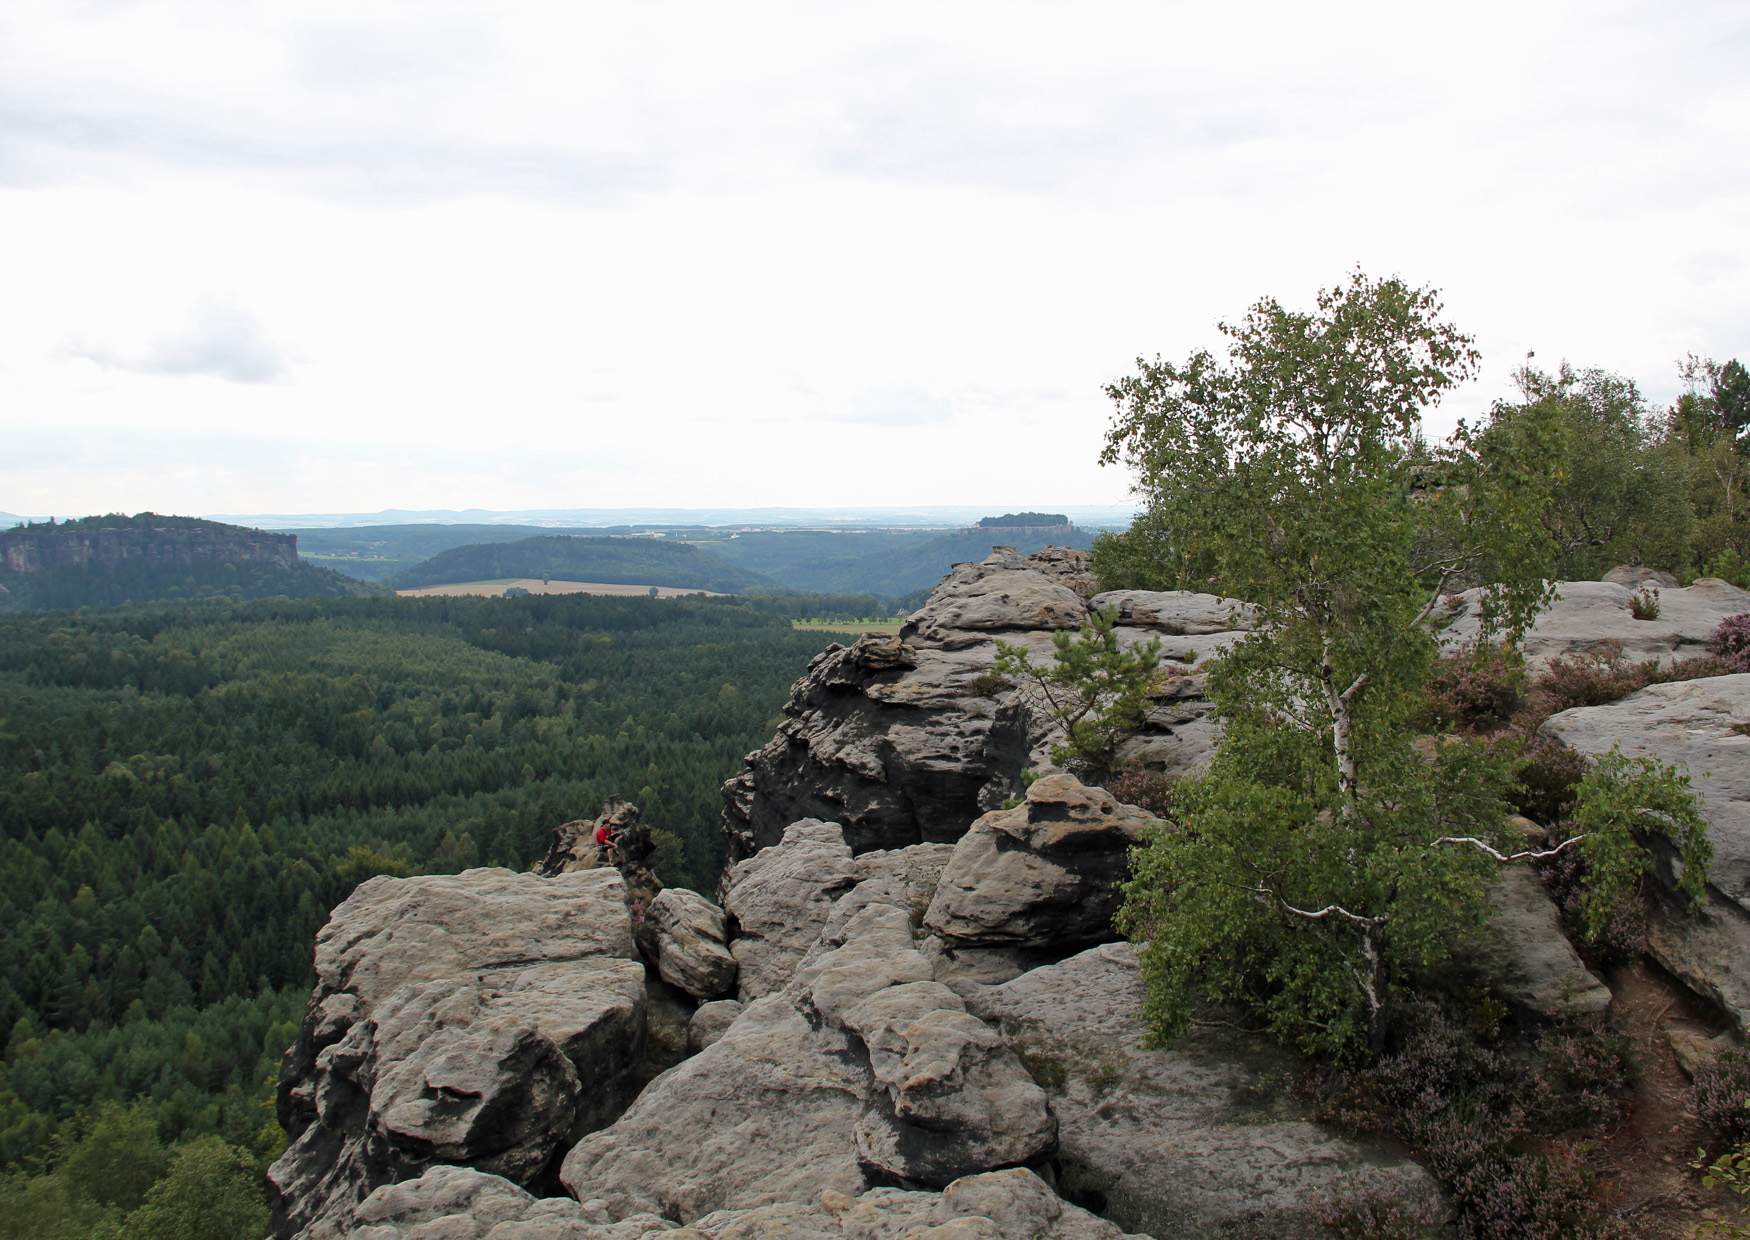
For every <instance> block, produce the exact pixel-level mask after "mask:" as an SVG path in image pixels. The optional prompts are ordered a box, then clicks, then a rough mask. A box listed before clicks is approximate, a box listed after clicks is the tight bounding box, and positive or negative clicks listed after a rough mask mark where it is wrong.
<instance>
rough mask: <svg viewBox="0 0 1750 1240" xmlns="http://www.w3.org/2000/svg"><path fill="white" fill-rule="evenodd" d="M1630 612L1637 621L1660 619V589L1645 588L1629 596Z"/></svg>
mask: <svg viewBox="0 0 1750 1240" xmlns="http://www.w3.org/2000/svg"><path fill="white" fill-rule="evenodd" d="M1628 612H1629V615H1631V616H1633V617H1634V618H1635V619H1636V620H1657V619H1658V618H1659V587H1658V586H1643V587H1642V588H1640V589H1639V590H1636V591H1635V592H1634V593H1633V594H1631V595H1629V596H1628Z"/></svg>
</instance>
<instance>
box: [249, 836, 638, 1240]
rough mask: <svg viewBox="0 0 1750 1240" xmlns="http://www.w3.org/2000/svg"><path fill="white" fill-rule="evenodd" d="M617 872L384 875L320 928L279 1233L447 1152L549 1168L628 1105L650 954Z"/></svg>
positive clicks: (286, 1083) (534, 1172) (488, 1165)
mask: <svg viewBox="0 0 1750 1240" xmlns="http://www.w3.org/2000/svg"><path fill="white" fill-rule="evenodd" d="M632 955H633V945H632V934H631V923H630V918H629V916H628V914H627V910H626V903H625V888H624V886H623V885H622V884H621V882H620V878H619V875H618V873H616V872H615V871H613V870H594V871H581V872H576V873H570V874H566V875H563V876H561V877H558V878H553V879H543V878H540V877H537V876H535V875H532V874H515V873H512V872H511V871H509V870H470V871H468V872H466V873H464V874H458V875H450V876H427V877H421V878H409V879H396V878H386V877H385V878H376V879H372V880H371V881H370V882H367V883H365V884H363V885H362V886H360V887H359V888H358V889H357V890H356V891H355V892H354V893H353V894H352V896H351V897H349V898H348V899H347V900H346V901H345V902H344V903H342V904H341V905H340V907H339V908H337V909H335V911H334V913H333V915H332V916H331V917H330V918H329V920H328V923H327V925H325V926H324V927H323V929H322V931H321V933H320V934H319V935H318V937H317V942H316V988H315V991H314V992H313V994H312V995H311V1000H310V1006H309V1010H308V1013H307V1015H306V1017H305V1020H304V1023H303V1026H302V1028H301V1029H300V1030H299V1034H298V1040H297V1042H296V1043H295V1044H294V1045H293V1046H292V1048H291V1050H289V1051H288V1052H287V1054H286V1059H285V1063H284V1065H283V1067H282V1070H281V1077H280V1091H279V1114H280V1122H281V1123H282V1124H283V1125H284V1127H285V1128H286V1131H287V1132H288V1133H289V1134H290V1135H291V1137H292V1143H291V1145H290V1146H289V1147H288V1148H287V1150H286V1152H285V1153H284V1154H283V1155H281V1157H280V1158H279V1160H278V1161H276V1162H275V1163H274V1165H273V1167H272V1168H271V1170H270V1171H269V1173H268V1179H269V1183H270V1185H271V1186H272V1188H273V1191H274V1216H273V1229H274V1232H275V1234H276V1235H280V1236H286V1235H292V1234H295V1233H298V1232H300V1231H302V1230H304V1229H306V1228H308V1227H310V1226H311V1225H312V1224H314V1223H318V1222H326V1223H335V1222H336V1221H337V1220H338V1221H339V1223H341V1224H343V1223H344V1221H345V1220H346V1219H347V1218H348V1217H349V1215H350V1212H351V1210H352V1209H353V1208H354V1207H355V1206H356V1205H357V1204H358V1203H359V1202H361V1201H362V1200H363V1199H364V1198H365V1197H366V1196H367V1195H368V1194H369V1193H370V1192H371V1191H372V1190H373V1189H375V1188H377V1187H378V1186H380V1185H383V1184H387V1183H392V1182H394V1181H397V1180H402V1179H408V1178H412V1177H416V1176H419V1175H420V1174H421V1173H423V1172H424V1171H425V1170H426V1169H427V1168H428V1167H430V1166H431V1165H433V1164H435V1163H454V1164H466V1165H470V1166H474V1167H477V1168H479V1169H481V1170H483V1171H487V1172H491V1173H493V1174H497V1175H502V1176H505V1177H507V1178H509V1179H512V1180H517V1181H521V1182H532V1181H534V1180H536V1179H539V1178H540V1177H542V1176H543V1175H544V1174H545V1173H546V1172H547V1170H548V1168H549V1167H550V1165H551V1164H552V1163H553V1161H554V1159H555V1157H556V1156H557V1155H558V1154H559V1153H561V1152H562V1151H563V1149H564V1148H566V1146H568V1145H569V1144H570V1142H572V1141H574V1140H576V1139H577V1138H578V1137H579V1136H581V1135H582V1134H583V1133H585V1132H587V1131H589V1130H590V1129H591V1128H594V1127H599V1126H600V1125H602V1124H604V1123H607V1122H608V1121H609V1120H611V1119H612V1118H614V1116H615V1115H616V1114H617V1113H618V1111H619V1109H620V1108H621V1107H622V1106H624V1105H625V1103H626V1102H627V1101H628V1100H629V1097H630V1093H631V1091H632V1089H633V1088H634V1087H635V1084H636V1073H637V1066H638V1062H639V1059H640V1056H641V1054H642V1050H643V1035H644V1005H645V997H644V969H643V966H642V965H640V964H638V963H636V962H635V961H634V960H632V959H631V958H630V957H631V956H632Z"/></svg>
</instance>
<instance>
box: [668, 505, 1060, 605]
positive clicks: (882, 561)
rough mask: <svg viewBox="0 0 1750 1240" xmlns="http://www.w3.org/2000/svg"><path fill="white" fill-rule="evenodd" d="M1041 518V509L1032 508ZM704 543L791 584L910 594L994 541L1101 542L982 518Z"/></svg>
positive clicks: (1018, 545)
mask: <svg viewBox="0 0 1750 1240" xmlns="http://www.w3.org/2000/svg"><path fill="white" fill-rule="evenodd" d="M1025 515H1028V516H1034V515H1038V514H1025ZM695 541H696V543H697V545H698V546H700V547H702V548H704V549H706V550H709V551H712V552H715V553H716V554H718V555H720V556H722V557H723V558H724V559H725V560H728V561H729V562H730V563H731V564H736V565H739V566H740V567H741V568H744V569H746V570H748V571H749V572H753V573H758V574H760V575H761V576H764V577H769V578H771V579H772V580H774V581H777V582H779V583H781V584H782V585H783V586H784V587H786V588H787V589H791V590H802V591H807V592H810V593H819V594H878V595H881V596H882V597H883V598H887V599H893V600H901V599H910V598H911V597H912V596H914V595H916V594H917V593H918V592H920V591H924V590H928V589H930V588H931V587H932V586H934V585H935V584H936V583H937V582H938V581H940V580H941V579H942V575H943V574H944V573H946V572H947V571H948V569H949V568H950V567H952V566H953V565H955V564H959V563H962V562H964V561H966V560H982V559H984V557H985V556H987V555H989V554H990V549H991V547H993V546H998V545H1001V546H1009V547H1014V548H1015V550H1017V551H1019V552H1020V553H1021V554H1022V555H1031V554H1032V553H1033V552H1035V551H1037V550H1039V549H1040V548H1041V547H1050V546H1059V547H1079V548H1084V549H1085V548H1087V547H1091V546H1093V545H1094V531H1091V530H1083V529H1080V528H1077V527H1076V526H1073V525H1069V524H1067V523H1065V524H1047V525H1028V526H1008V525H994V526H992V525H984V524H982V523H981V524H979V525H978V526H974V527H973V528H970V529H961V530H950V531H942V530H861V531H853V530H846V531H837V530H773V531H758V532H751V533H737V534H720V535H718V536H717V538H716V540H712V539H711V538H710V537H709V536H707V535H701V536H699V537H697V538H696V539H695Z"/></svg>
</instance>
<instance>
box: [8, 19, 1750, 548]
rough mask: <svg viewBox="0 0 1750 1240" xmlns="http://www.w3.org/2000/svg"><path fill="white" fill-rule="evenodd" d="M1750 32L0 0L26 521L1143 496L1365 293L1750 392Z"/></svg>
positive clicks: (1605, 23)
mask: <svg viewBox="0 0 1750 1240" xmlns="http://www.w3.org/2000/svg"><path fill="white" fill-rule="evenodd" d="M1747 65H1750V5H1746V4H1744V3H1743V2H1742V0H1733V2H1730V3H1686V4H1682V5H1675V4H1668V3H1667V4H1651V3H1647V4H1615V3H1608V2H1597V0H1594V2H1592V3H1584V4H1578V3H1577V4H1543V3H1536V2H1535V0H1532V2H1527V0H1519V2H1517V3H1513V4H1502V5H1495V4H1470V5H1464V6H1453V5H1442V6H1429V5H1417V4H1405V3H1402V0H1394V2H1393V3H1390V4H1380V5H1354V4H1306V3H1304V2H1302V3H1295V4H1282V5H1274V4H1270V5H1266V4H1258V3H1247V4H1226V5H1220V4H1212V3H1209V2H1208V0H1203V2H1201V3H1196V4H1170V3H1147V4H1116V3H1112V4H1105V3H1096V2H1092V0H1087V2H1083V3H1074V4H1072V3H1067V2H1065V3H1024V2H1020V0H1003V2H1002V3H996V4H974V3H960V2H955V0H934V2H932V3H927V4H907V3H892V2H888V3H882V4H878V5H877V4H868V3H860V4H843V5H839V4H797V5H773V4H759V3H750V2H748V0H741V2H740V3H735V4H725V3H697V4H694V3H686V4H682V3H662V2H652V0H642V2H641V3H637V4H615V5H609V4H589V3H576V2H573V0H564V2H561V0H555V2H553V3H546V4H533V3H493V4H487V3H484V2H482V3H476V4H466V5H464V4H446V3H440V2H438V0H419V2H418V3H407V4H372V3H365V2H361V0H335V2H333V3H315V2H309V0H306V2H302V3H286V4H258V3H247V2H244V0H212V2H211V3H194V2H191V3H173V2H169V0H162V2H154V3H145V2H141V3H127V2H109V0H43V2H41V3H35V2H32V0H7V2H6V3H4V4H0V510H7V511H12V512H24V513H38V514H41V513H55V514H67V513H79V512H91V511H107V510H112V509H125V510H129V511H133V510H137V509H142V508H152V509H155V510H157V511H160V512H190V513H205V512H264V511H276V512H316V511H331V512H332V511H372V510H376V509H379V508H384V507H409V508H419V507H465V506H481V507H490V508H534V507H558V506H613V505H657V504H663V505H680V506H687V505H745V506H753V505H786V504H796V505H823V504H880V503H893V504H916V503H928V502H941V503H953V502H961V503H973V504H987V503H988V504H991V505H993V506H994V505H999V504H1003V505H1011V506H1012V505H1015V504H1027V505H1033V504H1070V503H1082V504H1093V503H1107V502H1116V501H1121V500H1122V499H1123V498H1124V496H1125V493H1126V489H1127V485H1128V480H1127V479H1126V478H1125V477H1124V476H1123V475H1122V474H1120V473H1117V472H1115V471H1111V470H1102V469H1101V468H1100V467H1099V466H1098V464H1097V462H1096V460H1095V457H1096V455H1097V453H1098V450H1099V446H1100V442H1101V437H1102V433H1103V430H1104V427H1105V425H1106V422H1107V419H1108V404H1107V402H1106V400H1105V398H1104V396H1103V395H1102V394H1101V387H1102V385H1103V384H1104V383H1106V382H1108V381H1110V380H1112V379H1114V378H1117V377H1118V376H1120V375H1122V374H1124V373H1126V372H1127V371H1129V370H1130V369H1131V368H1132V367H1133V365H1134V359H1135V358H1136V357H1137V356H1138V355H1139V354H1147V355H1150V356H1152V355H1154V354H1156V353H1164V354H1167V355H1170V356H1176V355H1183V354H1184V353H1186V352H1188V351H1189V350H1191V349H1193V348H1195V347H1198V346H1200V345H1203V344H1207V343H1212V342H1213V332H1212V328H1213V325H1214V323H1215V322H1216V320H1217V319H1219V318H1222V317H1224V316H1226V317H1235V316H1237V315H1238V314H1240V313H1241V312H1242V311H1243V310H1244V308H1245V306H1246V305H1247V304H1248V303H1249V302H1250V301H1252V300H1253V299H1255V298H1256V297H1258V296H1259V295H1262V294H1266V293H1268V294H1273V295H1276V296H1278V297H1280V298H1281V299H1283V300H1284V301H1289V302H1302V303H1304V302H1306V301H1308V300H1310V298H1311V295H1312V294H1313V292H1314V291H1315V290H1316V289H1317V288H1318V287H1320V286H1321V285H1329V284H1333V283H1335V282H1337V281H1339V280H1341V279H1342V278H1343V276H1344V274H1345V272H1346V271H1347V270H1348V269H1349V268H1351V267H1352V266H1353V265H1355V264H1360V265H1361V267H1362V268H1363V269H1365V270H1367V271H1369V272H1371V273H1375V274H1385V273H1391V272H1396V273H1398V274H1401V275H1403V276H1404V277H1406V278H1408V279H1411V280H1413V281H1415V282H1418V283H1431V284H1434V285H1437V286H1439V287H1440V288H1442V289H1444V290H1445V293H1446V296H1447V305H1448V310H1449V312H1450V314H1451V316H1452V317H1453V318H1454V319H1455V320H1456V321H1457V322H1458V323H1459V325H1460V326H1461V327H1464V328H1465V329H1467V330H1469V331H1472V332H1474V333H1475V334H1476V335H1477V337H1478V340H1479V344H1480V346H1481V347H1482V349H1483V352H1484V371H1483V376H1482V378H1481V380H1480V381H1479V382H1477V383H1476V384H1474V385H1473V386H1472V387H1470V388H1469V389H1467V390H1466V391H1465V392H1464V393H1463V394H1462V396H1460V397H1458V398H1456V399H1454V400H1453V401H1451V402H1449V405H1448V417H1450V416H1451V415H1453V414H1456V413H1458V412H1466V411H1473V410H1479V409H1481V408H1483V407H1485V406H1486V405H1487V403H1488V401H1489V400H1490V399H1492V398H1493V397H1495V396H1498V395H1502V394H1504V393H1506V392H1507V391H1508V390H1509V384H1508V375H1509V373H1510V372H1511V371H1512V369H1513V368H1514V367H1515V366H1516V365H1517V364H1518V363H1519V362H1520V361H1521V360H1522V359H1523V358H1524V356H1525V353H1526V351H1527V350H1528V349H1535V350H1536V352H1537V357H1538V360H1539V361H1540V362H1550V363H1554V362H1555V361H1557V360H1559V359H1561V358H1564V357H1565V358H1568V359H1570V360H1572V361H1573V362H1575V363H1576V364H1581V365H1600V366H1605V367H1608V368H1610V369H1614V370H1618V371H1621V372H1623V373H1626V374H1629V375H1631V376H1633V377H1634V378H1636V379H1637V380H1638V381H1640V383H1641V384H1642V385H1643V387H1644V389H1645V390H1647V391H1648V392H1649V394H1651V395H1652V396H1654V397H1655V398H1657V399H1660V400H1665V399H1668V398H1669V397H1670V396H1671V395H1672V394H1673V392H1674V391H1675V390H1676V385H1677V379H1676V373H1675V371H1676V363H1677V361H1678V360H1679V359H1680V358H1681V357H1682V356H1683V354H1685V353H1686V352H1689V351H1694V352H1697V353H1700V354H1704V355H1713V356H1716V357H1719V358H1722V359H1723V358H1725V357H1728V356H1732V355H1739V356H1745V355H1750V313H1747V310H1750V294H1747V292H1746V290H1747V289H1750V70H1747V69H1746V66H1747Z"/></svg>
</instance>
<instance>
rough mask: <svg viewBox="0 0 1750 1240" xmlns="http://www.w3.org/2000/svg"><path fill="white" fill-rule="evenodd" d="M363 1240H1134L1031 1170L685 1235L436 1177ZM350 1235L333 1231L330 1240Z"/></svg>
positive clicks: (381, 1203)
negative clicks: (901, 1239) (647, 1239)
mask: <svg viewBox="0 0 1750 1240" xmlns="http://www.w3.org/2000/svg"><path fill="white" fill-rule="evenodd" d="M358 1220H359V1224H360V1226H359V1227H358V1229H357V1230H356V1231H352V1232H350V1233H346V1234H351V1235H353V1236H355V1237H357V1238H358V1240H644V1238H645V1237H655V1236H662V1237H667V1238H668V1240H701V1238H702V1240H833V1238H841V1240H891V1238H892V1237H896V1236H916V1237H924V1236H929V1237H936V1238H938V1240H950V1238H952V1240H1015V1238H1017V1237H1026V1238H1027V1240H1125V1238H1124V1237H1123V1236H1122V1235H1121V1233H1120V1232H1119V1230H1118V1229H1117V1228H1116V1227H1114V1226H1112V1225H1111V1224H1110V1223H1107V1222H1105V1221H1103V1220H1101V1219H1099V1218H1096V1217H1095V1216H1094V1215H1091V1214H1089V1213H1088V1212H1087V1211H1085V1210H1081V1209H1078V1208H1077V1207H1075V1206H1072V1205H1070V1204H1068V1203H1067V1202H1065V1201H1064V1200H1063V1199H1062V1198H1060V1197H1059V1196H1058V1195H1057V1194H1056V1193H1054V1192H1052V1191H1051V1187H1050V1186H1049V1185H1048V1184H1046V1183H1045V1182H1044V1181H1043V1180H1041V1179H1040V1178H1039V1177H1038V1176H1036V1175H1034V1174H1033V1173H1032V1172H1030V1171H1026V1170H1023V1169H1020V1168H1016V1169H1013V1170H1009V1171H991V1172H986V1173H984V1174H982V1175H975V1176H968V1177H966V1178H965V1179H962V1180H956V1181H955V1182H954V1183H952V1184H950V1185H948V1187H947V1188H945V1189H944V1190H943V1191H942V1192H940V1193H931V1192H917V1191H906V1190H903V1189H895V1188H876V1189H871V1190H870V1191H868V1192H866V1193H863V1194H862V1195H861V1196H857V1197H851V1196H848V1195H846V1194H844V1193H839V1192H835V1191H833V1190H831V1189H827V1190H825V1191H823V1192H821V1193H819V1194H816V1195H815V1196H813V1197H812V1198H808V1199H804V1200H797V1201H786V1202H781V1203H778V1204H775V1205H770V1206H764V1207H760V1208H756V1209H752V1210H721V1211H718V1212H716V1213H714V1214H711V1215H708V1216H706V1217H705V1218H702V1219H699V1220H698V1221H697V1222H696V1223H695V1224H694V1225H693V1226H691V1227H686V1228H676V1227H675V1226H674V1224H673V1223H670V1222H669V1221H668V1220H666V1219H660V1218H657V1217H655V1216H654V1215H648V1214H644V1215H632V1216H630V1217H628V1218H625V1219H622V1220H620V1221H618V1222H612V1221H609V1220H608V1218H607V1211H606V1210H605V1208H604V1207H603V1205H602V1203H600V1202H588V1203H579V1202H577V1201H573V1200H572V1199H571V1198H569V1197H563V1198H539V1197H534V1196H531V1195H530V1194H529V1193H526V1192H524V1191H523V1190H522V1189H520V1188H518V1187H517V1186H516V1185H514V1184H512V1183H510V1182H509V1181H508V1180H504V1179H501V1178H499V1177H497V1176H491V1175H484V1174H482V1173H480V1172H478V1171H472V1170H468V1169H465V1168H460V1167H434V1168H433V1169H432V1170H430V1171H428V1172H426V1173H425V1174H424V1175H423V1176H421V1177H420V1178H419V1179H417V1180H410V1181H407V1182H406V1183H403V1184H395V1185H390V1186H388V1187H385V1188H381V1189H378V1190H377V1192H375V1193H373V1194H372V1195H371V1197H370V1198H369V1200H367V1201H366V1202H365V1204H364V1205H363V1206H362V1207H361V1208H360V1210H359V1212H358ZM340 1234H343V1233H340V1232H334V1231H328V1230H324V1231H323V1232H320V1233H318V1235H319V1237H320V1240H329V1237H331V1236H338V1235H340Z"/></svg>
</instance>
